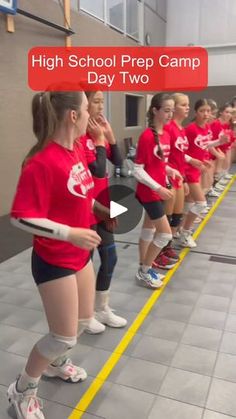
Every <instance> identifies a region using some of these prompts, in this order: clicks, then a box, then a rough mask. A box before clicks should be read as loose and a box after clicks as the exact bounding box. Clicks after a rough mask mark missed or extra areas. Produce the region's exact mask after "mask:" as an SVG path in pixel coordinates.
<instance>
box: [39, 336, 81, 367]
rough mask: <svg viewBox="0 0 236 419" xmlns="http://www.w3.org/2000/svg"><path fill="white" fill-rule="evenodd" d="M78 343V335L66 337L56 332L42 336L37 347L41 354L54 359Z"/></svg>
mask: <svg viewBox="0 0 236 419" xmlns="http://www.w3.org/2000/svg"><path fill="white" fill-rule="evenodd" d="M76 343H77V336H72V337H66V336H60V335H56V334H55V333H52V332H51V333H48V335H46V336H44V337H42V338H41V339H40V340H39V341H38V342H37V343H36V347H37V349H38V351H39V353H40V355H42V356H44V358H46V359H48V360H49V361H54V360H55V359H57V358H58V357H59V356H61V355H63V354H65V353H66V352H67V351H68V350H69V349H71V348H73V346H75V345H76Z"/></svg>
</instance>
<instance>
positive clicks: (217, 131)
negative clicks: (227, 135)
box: [210, 120, 222, 140]
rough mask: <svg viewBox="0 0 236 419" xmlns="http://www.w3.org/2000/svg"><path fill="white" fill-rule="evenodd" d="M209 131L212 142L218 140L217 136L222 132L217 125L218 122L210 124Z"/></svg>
mask: <svg viewBox="0 0 236 419" xmlns="http://www.w3.org/2000/svg"><path fill="white" fill-rule="evenodd" d="M210 128H211V131H212V136H213V137H212V140H218V138H219V134H220V132H221V131H222V127H221V125H220V123H219V121H217V120H216V121H214V122H212V124H211V125H210Z"/></svg>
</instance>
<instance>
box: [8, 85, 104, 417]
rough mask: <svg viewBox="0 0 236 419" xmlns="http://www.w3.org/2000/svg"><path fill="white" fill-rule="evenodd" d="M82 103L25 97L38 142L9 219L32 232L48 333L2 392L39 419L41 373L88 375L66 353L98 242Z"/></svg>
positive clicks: (71, 95)
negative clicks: (80, 138) (83, 142)
mask: <svg viewBox="0 0 236 419" xmlns="http://www.w3.org/2000/svg"><path fill="white" fill-rule="evenodd" d="M87 106H88V103H87V98H86V96H85V94H84V93H83V92H45V93H37V94H36V95H35V96H34V98H33V101H32V113H33V130H34V133H35V135H36V137H37V140H38V142H37V144H36V146H34V147H33V149H32V150H31V152H30V153H29V155H28V158H27V162H26V164H25V165H24V167H23V170H22V173H21V176H20V179H19V182H18V186H17V190H16V195H15V198H14V202H13V206H12V211H11V216H12V220H13V222H14V224H16V225H17V226H18V227H20V228H23V229H25V230H26V231H28V232H30V233H33V234H34V244H33V253H32V273H33V277H34V279H35V282H36V284H37V287H38V291H39V293H40V296H41V299H42V302H43V306H44V309H45V314H46V317H47V321H48V327H49V333H48V334H47V335H46V336H43V337H42V338H41V339H40V340H39V341H38V342H37V343H36V344H35V346H34V348H33V349H32V351H31V353H30V356H29V358H28V361H27V364H26V367H25V369H24V370H23V372H22V373H21V375H20V376H19V378H18V379H17V381H16V382H14V383H12V384H11V385H10V387H9V389H8V399H9V401H10V403H11V404H12V405H13V406H14V407H15V410H16V413H17V417H18V418H21V419H24V418H28V417H31V418H32V419H33V418H35V419H36V418H37V419H39V418H40V419H43V418H44V415H43V413H42V410H41V407H42V406H41V404H40V402H39V400H38V399H37V386H38V382H39V380H40V378H41V376H42V375H43V374H44V375H46V376H47V377H60V378H61V379H62V380H64V381H68V382H79V381H83V380H85V379H86V377H87V374H86V372H85V370H84V369H82V368H79V367H77V366H75V365H73V364H72V362H71V360H70V358H69V357H68V355H67V353H68V350H69V349H70V348H72V347H73V346H74V345H76V342H77V329H78V319H80V326H82V328H83V327H84V326H86V325H87V324H88V322H89V320H90V318H91V317H92V315H93V305H94V281H95V276H94V270H93V265H92V263H91V261H90V251H91V250H93V249H94V248H96V247H97V246H98V245H99V244H100V241H101V239H100V237H99V236H98V234H97V233H96V232H95V231H93V230H91V229H90V214H91V208H92V197H93V179H92V176H91V173H90V171H89V169H88V166H87V162H86V158H85V155H84V150H83V147H82V146H81V145H80V144H79V143H78V142H77V141H75V139H76V138H77V137H78V135H82V134H83V133H84V132H85V131H86V127H87V122H88V118H89V114H88V110H87ZM79 333H80V331H79Z"/></svg>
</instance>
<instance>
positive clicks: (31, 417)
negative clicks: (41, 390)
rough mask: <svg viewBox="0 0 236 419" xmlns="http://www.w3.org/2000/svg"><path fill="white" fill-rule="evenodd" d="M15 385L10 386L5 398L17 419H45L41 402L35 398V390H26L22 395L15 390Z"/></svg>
mask: <svg viewBox="0 0 236 419" xmlns="http://www.w3.org/2000/svg"><path fill="white" fill-rule="evenodd" d="M16 383H17V381H15V382H14V383H12V384H10V386H9V387H8V390H7V397H8V400H9V403H10V405H11V406H13V407H14V409H15V412H16V417H17V419H45V416H44V414H43V412H42V408H43V404H42V400H41V399H39V398H38V397H37V396H36V392H37V389H28V390H25V391H23V392H22V393H20V392H18V391H17V389H16Z"/></svg>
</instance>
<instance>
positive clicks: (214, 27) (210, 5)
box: [166, 0, 236, 86]
mask: <svg viewBox="0 0 236 419" xmlns="http://www.w3.org/2000/svg"><path fill="white" fill-rule="evenodd" d="M188 44H194V45H201V46H206V47H207V46H209V48H207V49H208V53H209V86H220V85H235V80H236V77H235V69H236V0H167V25H166V45H167V46H168V45H176V46H177V45H185V46H186V45H188Z"/></svg>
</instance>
